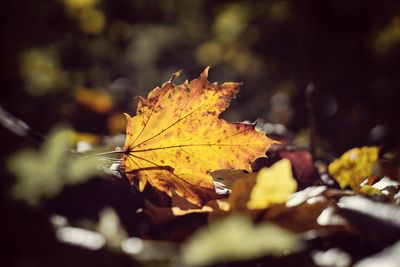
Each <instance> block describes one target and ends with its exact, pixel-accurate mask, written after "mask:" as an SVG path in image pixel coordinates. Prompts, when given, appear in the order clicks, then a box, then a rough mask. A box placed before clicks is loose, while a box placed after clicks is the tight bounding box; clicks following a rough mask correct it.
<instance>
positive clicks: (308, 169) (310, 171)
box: [252, 146, 320, 188]
mask: <svg viewBox="0 0 400 267" xmlns="http://www.w3.org/2000/svg"><path fill="white" fill-rule="evenodd" d="M285 158H286V159H289V160H290V163H291V164H292V170H293V177H294V178H295V179H296V181H297V183H298V185H299V187H301V188H305V187H307V186H310V185H312V184H314V183H315V182H316V181H318V180H319V178H320V177H319V174H318V170H317V168H316V167H315V163H314V159H313V157H312V155H311V153H310V152H309V151H308V150H305V149H289V148H288V147H285V146H276V147H274V148H271V149H270V150H269V151H268V158H260V159H257V160H256V161H255V162H254V163H253V164H252V167H253V171H258V170H260V169H261V168H262V167H270V166H271V165H272V164H274V163H275V162H277V161H278V160H281V159H285Z"/></svg>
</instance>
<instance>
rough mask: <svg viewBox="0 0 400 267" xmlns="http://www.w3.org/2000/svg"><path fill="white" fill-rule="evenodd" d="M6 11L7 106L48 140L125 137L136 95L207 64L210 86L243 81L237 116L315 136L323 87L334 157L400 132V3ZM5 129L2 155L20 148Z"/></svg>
mask: <svg viewBox="0 0 400 267" xmlns="http://www.w3.org/2000/svg"><path fill="white" fill-rule="evenodd" d="M0 12H1V13H2V14H1V19H2V23H1V25H2V29H3V31H2V38H1V39H2V42H1V43H2V49H1V51H0V53H1V61H2V62H1V64H2V71H1V73H0V75H1V86H2V90H1V103H0V104H1V106H3V107H4V108H5V109H7V110H8V111H9V112H11V113H12V114H14V115H16V116H17V117H18V118H20V119H22V120H24V121H25V122H27V123H28V124H29V125H30V126H31V127H32V128H33V129H35V130H36V131H38V132H40V133H47V132H48V131H49V129H51V128H52V127H53V126H54V125H55V124H57V123H60V122H65V123H68V124H69V125H70V126H72V127H73V128H74V129H76V130H77V131H80V132H87V133H93V134H102V135H103V134H111V135H113V134H116V133H123V132H124V128H125V119H124V118H123V117H122V115H121V113H122V112H128V113H130V114H133V113H134V101H132V99H133V97H134V96H136V95H141V96H146V95H147V93H148V92H149V91H150V90H151V89H152V88H154V87H155V86H159V85H161V84H162V83H163V82H164V81H166V80H168V79H169V77H170V76H171V73H173V72H175V71H177V70H179V69H183V70H184V72H183V73H184V75H183V76H182V77H181V79H180V80H178V81H182V80H183V79H186V78H187V79H193V78H195V77H197V76H198V75H199V73H200V72H201V71H202V70H203V69H204V67H205V66H207V65H211V66H212V71H211V74H210V80H211V81H218V82H220V83H222V82H224V81H238V82H243V86H242V88H241V91H240V94H239V95H238V98H237V99H236V100H234V101H233V104H232V106H231V108H230V109H229V111H227V112H225V114H224V117H225V118H228V119H229V120H233V121H237V120H239V121H241V120H250V121H254V120H256V119H257V118H259V119H262V120H264V121H265V122H269V123H274V124H277V123H278V124H282V125H284V126H285V127H287V128H288V129H289V130H290V131H291V132H293V133H294V134H295V136H297V137H298V140H307V138H306V136H307V129H308V120H309V118H308V117H309V115H308V112H307V107H306V106H307V100H306V93H305V88H306V87H307V85H309V84H312V85H313V86H314V89H315V90H314V92H313V94H312V97H311V98H310V99H311V100H312V101H309V102H311V103H312V107H313V110H314V111H313V115H312V116H313V117H314V119H315V121H316V135H317V137H318V139H320V140H321V143H322V144H324V145H325V146H326V147H327V148H329V150H330V151H332V152H334V153H335V154H340V153H341V152H343V151H345V150H347V149H348V148H350V147H354V146H357V145H362V144H371V143H375V144H379V143H382V142H385V140H386V139H388V138H389V139H390V138H391V136H396V133H398V132H399V123H398V118H397V115H396V114H397V113H398V112H399V111H400V106H399V105H398V104H397V102H398V100H399V99H400V98H399V96H400V93H399V90H398V86H399V85H400V78H399V77H400V76H399V75H398V70H399V67H400V61H399V60H398V57H399V52H400V49H399V48H400V3H398V1H395V0H387V1H373V0H370V1H361V0H359V1H351V2H348V1H333V0H332V1H323V2H321V1H313V0H303V1H288V0H277V1H207V0H193V1H176V0H164V1H143V0H58V1H34V0H28V1H21V0H16V1H7V2H4V3H3V4H2V8H1V11H0ZM0 131H1V132H2V136H3V135H4V134H5V135H4V136H5V138H2V140H3V141H2V147H3V152H5V151H6V150H9V151H11V150H14V149H15V146H16V145H17V144H15V142H11V141H8V140H11V139H10V138H14V137H12V134H10V133H8V132H7V131H6V130H5V129H1V130H0ZM388 136H389V137H388ZM13 140H14V139H13Z"/></svg>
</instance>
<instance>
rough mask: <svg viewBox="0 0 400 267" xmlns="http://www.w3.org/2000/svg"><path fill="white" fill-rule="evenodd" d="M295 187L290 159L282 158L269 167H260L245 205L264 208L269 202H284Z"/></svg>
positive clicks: (251, 207) (252, 207)
mask: <svg viewBox="0 0 400 267" xmlns="http://www.w3.org/2000/svg"><path fill="white" fill-rule="evenodd" d="M296 188H297V183H296V180H295V179H294V178H293V175H292V166H291V164H290V160H288V159H282V160H280V161H278V162H276V163H275V164H274V165H272V166H271V167H270V168H262V169H261V170H260V171H259V172H258V174H257V180H256V185H255V186H254V187H253V189H252V191H251V194H250V200H249V202H247V207H248V208H249V209H265V208H267V207H269V206H270V205H271V204H280V203H285V202H286V201H287V200H288V199H289V198H290V195H291V194H292V193H293V192H294V191H296Z"/></svg>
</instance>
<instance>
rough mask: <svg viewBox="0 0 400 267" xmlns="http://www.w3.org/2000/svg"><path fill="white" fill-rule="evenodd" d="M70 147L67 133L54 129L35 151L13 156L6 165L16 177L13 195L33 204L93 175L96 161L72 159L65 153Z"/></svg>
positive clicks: (91, 159) (69, 132)
mask: <svg viewBox="0 0 400 267" xmlns="http://www.w3.org/2000/svg"><path fill="white" fill-rule="evenodd" d="M71 145H72V134H71V131H70V130H67V129H62V128H57V129H55V130H54V131H53V132H52V133H51V134H50V135H49V136H48V139H47V141H46V142H45V143H44V144H43V146H42V148H41V149H40V150H39V151H36V150H33V149H26V150H23V151H20V152H18V153H17V154H15V155H13V156H12V157H11V158H10V160H9V162H8V167H9V170H10V171H11V172H12V173H14V174H15V176H16V178H17V180H16V183H15V185H14V187H13V189H12V194H13V196H14V197H15V198H17V199H21V200H24V201H25V202H27V203H28V204H30V205H37V204H39V202H40V200H41V199H42V198H46V197H52V196H55V195H57V194H58V193H59V192H60V191H61V190H62V188H63V187H64V186H65V185H69V184H77V183H80V182H84V181H86V180H87V179H88V178H90V177H91V176H92V175H94V174H96V173H97V172H98V170H97V169H96V166H97V164H98V162H97V160H96V159H95V158H89V159H84V158H78V157H74V156H72V155H71V154H70V153H69V152H68V150H69V149H70V147H71Z"/></svg>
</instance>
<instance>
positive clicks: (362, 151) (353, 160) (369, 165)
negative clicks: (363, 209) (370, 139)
mask: <svg viewBox="0 0 400 267" xmlns="http://www.w3.org/2000/svg"><path fill="white" fill-rule="evenodd" d="M378 153H379V149H378V148H377V147H360V148H353V149H350V150H349V151H347V152H346V153H344V154H343V155H342V156H341V157H340V158H339V159H336V160H335V161H333V162H332V163H331V164H329V167H328V170H329V173H330V174H331V175H332V176H333V177H334V178H335V179H336V181H337V182H338V183H339V185H340V187H341V188H346V187H348V186H349V187H350V188H351V189H353V190H355V191H358V190H359V189H360V183H361V182H362V181H363V180H364V179H365V178H368V176H371V175H372V174H373V168H374V165H375V163H376V162H377V160H378Z"/></svg>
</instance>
